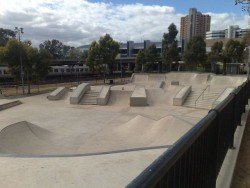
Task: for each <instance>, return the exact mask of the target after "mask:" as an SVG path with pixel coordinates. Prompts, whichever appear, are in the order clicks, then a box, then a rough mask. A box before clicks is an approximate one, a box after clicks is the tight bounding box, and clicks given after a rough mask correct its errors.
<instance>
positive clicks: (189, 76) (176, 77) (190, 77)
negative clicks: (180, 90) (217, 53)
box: [166, 72, 197, 84]
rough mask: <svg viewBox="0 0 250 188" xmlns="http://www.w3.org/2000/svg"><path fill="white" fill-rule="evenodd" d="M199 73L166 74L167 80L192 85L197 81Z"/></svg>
mask: <svg viewBox="0 0 250 188" xmlns="http://www.w3.org/2000/svg"><path fill="white" fill-rule="evenodd" d="M196 75H197V73H191V72H170V73H168V74H166V80H167V81H169V82H171V81H179V82H180V84H187V83H189V84H190V83H192V81H194V80H195V77H196Z"/></svg>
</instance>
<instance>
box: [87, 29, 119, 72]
mask: <svg viewBox="0 0 250 188" xmlns="http://www.w3.org/2000/svg"><path fill="white" fill-rule="evenodd" d="M118 53H119V43H118V42H116V41H114V40H113V38H112V37H111V36H110V35H109V34H106V35H105V36H102V37H100V39H99V41H98V42H96V41H95V42H93V43H92V44H91V47H90V49H89V52H88V58H87V64H88V65H89V66H90V67H91V68H92V69H93V70H96V71H98V72H99V73H101V72H103V73H105V71H106V68H108V71H109V75H110V76H112V75H113V69H114V61H115V58H116V56H117V54H118Z"/></svg>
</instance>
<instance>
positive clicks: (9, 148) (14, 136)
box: [0, 121, 55, 154]
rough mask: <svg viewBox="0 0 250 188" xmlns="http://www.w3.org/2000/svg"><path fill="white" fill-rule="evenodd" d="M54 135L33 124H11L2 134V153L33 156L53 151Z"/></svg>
mask: <svg viewBox="0 0 250 188" xmlns="http://www.w3.org/2000/svg"><path fill="white" fill-rule="evenodd" d="M51 136H52V133H51V132H50V131H48V130H46V129H43V128H41V127H39V126H36V125H34V124H32V123H29V122H26V121H22V122H18V123H15V124H11V125H9V126H7V127H5V128H4V129H2V130H1V132H0V153H6V154H32V153H44V152H45V151H48V150H53V149H55V147H53V146H52V145H53V144H51V143H50V138H51Z"/></svg>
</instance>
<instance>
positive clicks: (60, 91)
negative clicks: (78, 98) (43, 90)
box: [47, 87, 68, 100]
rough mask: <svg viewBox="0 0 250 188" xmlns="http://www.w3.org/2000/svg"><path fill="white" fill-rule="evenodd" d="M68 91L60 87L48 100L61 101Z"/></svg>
mask: <svg viewBox="0 0 250 188" xmlns="http://www.w3.org/2000/svg"><path fill="white" fill-rule="evenodd" d="M67 91H68V89H67V88H66V87H58V88H57V89H56V90H54V91H53V92H51V93H50V94H49V95H48V96H47V98H48V99H49V100H60V99H61V98H63V96H64V95H65V94H66V93H67Z"/></svg>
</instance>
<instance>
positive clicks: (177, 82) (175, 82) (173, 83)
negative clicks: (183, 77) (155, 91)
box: [171, 80, 180, 85]
mask: <svg viewBox="0 0 250 188" xmlns="http://www.w3.org/2000/svg"><path fill="white" fill-rule="evenodd" d="M171 85H180V83H179V81H176V80H173V81H171Z"/></svg>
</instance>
